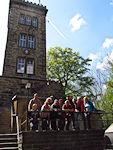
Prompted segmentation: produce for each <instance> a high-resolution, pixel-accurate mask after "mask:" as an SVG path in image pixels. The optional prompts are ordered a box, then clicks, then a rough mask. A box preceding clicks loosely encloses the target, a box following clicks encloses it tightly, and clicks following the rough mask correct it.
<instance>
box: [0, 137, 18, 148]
mask: <svg viewBox="0 0 113 150" xmlns="http://www.w3.org/2000/svg"><path fill="white" fill-rule="evenodd" d="M0 150H18V143H17V135H16V134H0Z"/></svg>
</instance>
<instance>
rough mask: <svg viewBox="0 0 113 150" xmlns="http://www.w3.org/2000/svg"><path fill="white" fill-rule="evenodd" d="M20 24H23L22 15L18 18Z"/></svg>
mask: <svg viewBox="0 0 113 150" xmlns="http://www.w3.org/2000/svg"><path fill="white" fill-rule="evenodd" d="M20 24H24V16H23V15H21V16H20Z"/></svg>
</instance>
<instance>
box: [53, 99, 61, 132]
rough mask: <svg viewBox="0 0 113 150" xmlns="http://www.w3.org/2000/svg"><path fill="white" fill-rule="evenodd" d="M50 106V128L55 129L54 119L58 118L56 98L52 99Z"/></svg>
mask: <svg viewBox="0 0 113 150" xmlns="http://www.w3.org/2000/svg"><path fill="white" fill-rule="evenodd" d="M51 108H52V115H51V128H52V130H57V129H58V127H57V123H56V121H57V118H58V111H60V106H59V103H58V100H57V99H55V100H54V103H53V104H52V105H51Z"/></svg>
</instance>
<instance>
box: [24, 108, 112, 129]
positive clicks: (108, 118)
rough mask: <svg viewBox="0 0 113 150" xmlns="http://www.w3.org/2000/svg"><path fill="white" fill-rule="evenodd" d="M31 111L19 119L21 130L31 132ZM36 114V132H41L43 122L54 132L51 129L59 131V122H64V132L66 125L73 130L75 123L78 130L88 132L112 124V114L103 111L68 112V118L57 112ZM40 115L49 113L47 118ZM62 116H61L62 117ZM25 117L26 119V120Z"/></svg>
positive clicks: (61, 112) (38, 112)
mask: <svg viewBox="0 0 113 150" xmlns="http://www.w3.org/2000/svg"><path fill="white" fill-rule="evenodd" d="M27 113H28V114H27ZM32 113H34V112H33V111H28V112H25V113H24V115H23V116H22V117H21V130H22V131H24V130H27V131H30V130H32V128H31V122H32V121H33V118H32V117H33V116H32ZM35 113H37V114H38V115H37V119H36V118H35V119H36V120H37V121H38V123H37V125H38V130H39V131H41V130H43V129H42V128H43V121H44V120H45V123H46V124H47V122H48V125H47V126H49V127H48V129H49V130H54V129H53V127H52V123H53V126H54V125H55V126H56V130H58V129H59V126H58V124H59V122H61V121H62V120H63V121H64V130H66V125H67V124H69V130H72V129H73V124H74V123H75V124H76V126H77V127H78V129H80V130H86V129H87V130H88V129H95V130H97V129H103V130H105V129H106V128H107V127H108V126H109V125H110V124H111V123H112V122H113V112H104V111H95V112H91V113H90V112H82V113H79V112H69V113H68V114H69V115H68V116H66V114H65V112H63V111H59V112H53V111H51V112H50V111H49V112H48V111H37V112H36V111H35ZM42 113H49V115H48V117H45V118H44V117H42ZM62 114H63V115H62ZM26 116H27V117H28V118H26ZM27 119H28V121H27Z"/></svg>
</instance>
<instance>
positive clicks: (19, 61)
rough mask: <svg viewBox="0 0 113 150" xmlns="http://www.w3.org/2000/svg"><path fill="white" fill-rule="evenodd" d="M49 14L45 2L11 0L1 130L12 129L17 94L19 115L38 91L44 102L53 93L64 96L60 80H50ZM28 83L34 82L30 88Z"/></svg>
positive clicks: (0, 90) (0, 81)
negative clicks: (47, 39)
mask: <svg viewBox="0 0 113 150" xmlns="http://www.w3.org/2000/svg"><path fill="white" fill-rule="evenodd" d="M46 14H47V9H46V7H44V6H43V5H39V4H33V3H29V2H25V0H10V3H9V15H8V35H7V43H6V50H5V58H4V67H3V75H2V76H0V119H1V121H0V133H8V132H10V131H11V125H12V121H11V120H13V114H12V113H11V112H12V111H11V110H12V107H11V105H12V97H14V96H15V95H16V96H17V97H18V98H17V100H18V109H19V111H18V116H19V118H21V116H22V115H23V114H24V113H25V112H26V108H27V104H28V101H29V100H30V99H31V98H32V97H33V94H34V93H36V92H37V93H38V96H39V99H40V100H41V101H42V103H43V101H44V100H45V99H46V98H47V97H48V96H50V95H53V96H55V98H61V97H62V95H63V92H62V86H61V84H59V82H55V81H48V80H46ZM26 85H30V89H29V90H28V89H26V87H27V86H26ZM28 95H29V96H28ZM11 114H12V115H11ZM19 122H20V120H19Z"/></svg>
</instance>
